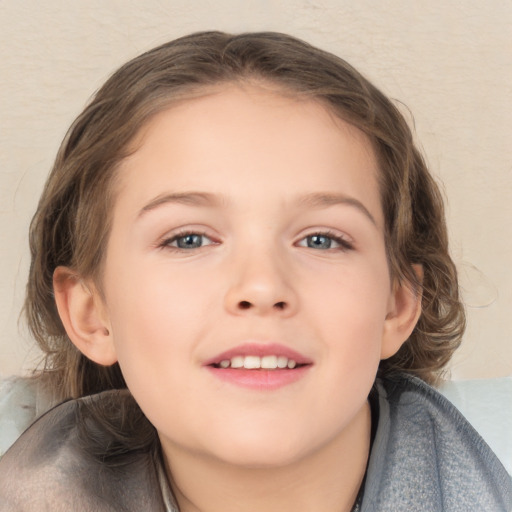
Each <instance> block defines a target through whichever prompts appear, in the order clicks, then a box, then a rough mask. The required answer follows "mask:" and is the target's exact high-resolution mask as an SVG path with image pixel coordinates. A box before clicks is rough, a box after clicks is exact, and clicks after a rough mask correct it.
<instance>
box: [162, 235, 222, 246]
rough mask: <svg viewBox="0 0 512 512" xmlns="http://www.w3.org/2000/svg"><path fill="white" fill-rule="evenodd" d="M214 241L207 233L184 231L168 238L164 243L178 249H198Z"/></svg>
mask: <svg viewBox="0 0 512 512" xmlns="http://www.w3.org/2000/svg"><path fill="white" fill-rule="evenodd" d="M213 243H214V242H213V241H212V240H211V239H210V238H208V237H207V236H206V235H202V234H200V233H184V234H182V235H177V236H175V237H173V238H171V239H169V240H166V241H165V243H164V244H163V245H165V246H166V247H176V248H178V249H198V248H199V247H203V246H205V245H210V244H213Z"/></svg>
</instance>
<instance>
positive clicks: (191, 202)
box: [138, 192, 223, 217]
mask: <svg viewBox="0 0 512 512" xmlns="http://www.w3.org/2000/svg"><path fill="white" fill-rule="evenodd" d="M221 202H223V201H221V200H220V198H219V197H218V196H216V195H214V194H209V193H207V192H176V193H173V194H163V195H160V196H157V197H155V198H154V199H153V200H151V201H150V202H149V203H148V204H146V205H145V206H144V207H142V209H141V210H140V212H139V215H138V216H139V217H141V216H142V215H144V214H145V213H146V212H149V211H151V210H154V209H155V208H158V207H159V206H161V205H164V204H173V203H174V204H184V205H188V206H217V205H218V204H219V203H221Z"/></svg>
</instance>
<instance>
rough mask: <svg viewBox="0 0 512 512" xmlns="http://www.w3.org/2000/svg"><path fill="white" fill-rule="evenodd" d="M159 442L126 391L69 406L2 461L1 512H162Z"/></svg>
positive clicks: (46, 417)
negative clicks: (157, 463) (157, 468)
mask: <svg viewBox="0 0 512 512" xmlns="http://www.w3.org/2000/svg"><path fill="white" fill-rule="evenodd" d="M155 443H156V434H155V433H154V431H153V430H152V426H151V425H150V424H149V422H148V421H147V420H146V419H145V417H144V416H143V415H142V413H141V412H140V409H138V407H137V406H136V404H135V402H134V400H133V399H132V398H131V396H130V395H129V394H128V393H127V392H119V391H112V392H105V393H101V394H99V395H94V396H91V397H86V398H83V399H79V400H72V401H69V402H65V403H63V404H61V405H59V406H57V407H56V408H54V409H52V410H50V411H49V412H47V413H46V414H44V415H43V416H41V417H40V418H39V419H38V420H37V421H36V422H35V423H34V424H33V425H32V426H31V427H30V428H29V429H28V430H27V431H26V432H25V433H24V434H23V435H22V436H21V437H20V438H19V439H18V441H16V442H15V443H14V445H13V446H12V447H11V448H10V449H9V450H8V451H7V453H6V454H5V455H4V457H3V458H2V459H1V460H0V511H4V510H6V511H7V510H42V509H45V510H46V509H47V510H55V511H59V510H66V511H67V510H84V511H87V510H95V511H104V510H105V511H106V510H144V509H149V510H159V507H160V503H159V500H158V499H157V498H153V496H158V495H159V493H158V492H154V491H155V487H158V484H157V479H156V472H155V460H154V456H155V455H154V453H155V452H154V447H155ZM123 504H126V507H125V506H124V505H123Z"/></svg>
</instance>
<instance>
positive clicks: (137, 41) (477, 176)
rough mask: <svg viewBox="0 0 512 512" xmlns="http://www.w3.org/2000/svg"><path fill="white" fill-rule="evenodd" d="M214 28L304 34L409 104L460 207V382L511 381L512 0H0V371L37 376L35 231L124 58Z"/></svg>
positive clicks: (456, 243)
mask: <svg viewBox="0 0 512 512" xmlns="http://www.w3.org/2000/svg"><path fill="white" fill-rule="evenodd" d="M205 29H221V30H227V31H234V32H240V31H247V30H278V31H285V32H289V33H291V34H293V35H296V36H299V37H302V38H304V39H306V40H308V41H310V42H312V43H313V44H316V45H318V46H320V47H322V48H324V49H327V50H330V51H332V52H334V53H337V54H338V55H340V56H342V57H344V58H346V59H347V60H348V61H349V62H351V63H352V64H354V65H355V66H356V67H357V68H359V69H360V70H361V71H362V72H363V73H365V74H366V75H367V76H368V77H369V78H370V79H372V80H373V81H374V82H375V83H376V84H377V85H378V86H380V87H381V88H382V89H383V90H384V91H385V92H386V93H387V94H389V95H391V96H392V97H394V98H398V99H400V100H401V101H402V102H403V103H405V104H406V105H407V106H408V107H409V108H410V110H411V111H412V112H413V113H414V118H415V126H416V132H417V135H418V138H419V140H421V142H422V145H423V149H424V152H425V154H426V156H427V159H428V161H429V162H430V165H431V168H432V171H433V172H434V174H435V175H437V176H439V177H440V179H441V180H442V181H443V183H444V188H445V191H446V196H447V197H448V198H449V201H448V216H449V226H450V233H451V237H452V252H453V255H454V257H455V260H456V262H457V264H458V265H459V268H460V271H461V276H462V283H463V286H464V290H465V299H466V302H467V306H468V314H469V326H468V332H467V335H466V337H465V342H464V345H463V348H462V349H461V350H460V352H459V353H458V355H457V356H456V358H455V359H454V361H453V364H452V376H453V378H457V379H458V378H469V377H490V376H504V375H508V374H512V272H510V266H511V263H512V162H511V160H512V159H511V145H512V137H511V135H512V102H511V99H512V97H511V96H512V94H511V93H512V85H511V84H512V2H510V1H508V0H507V1H503V0H487V1H486V2H485V3H484V2H482V1H481V0H452V1H446V0H431V1H430V2H420V1H414V0H413V1H406V0H403V1H391V0H389V1H377V0H375V1H371V0H358V1H357V2H356V1H354V0H296V1H291V0H281V1H278V0H274V1H272V0H245V1H242V0H215V1H208V0H196V1H194V0H167V1H165V0H145V1H144V2H142V1H140V2H136V1H133V0H124V1H123V0H88V1H85V0H82V1H69V0H45V1H44V2H41V1H39V0H0V241H1V244H0V373H2V374H9V373H15V372H16V373H17V372H21V371H24V370H26V369H29V368H31V367H32V366H33V365H34V357H35V355H36V353H35V352H34V351H33V350H31V345H32V343H31V341H30V339H29V337H28V335H27V334H26V330H25V329H24V328H23V325H21V326H20V327H19V326H18V316H19V312H20V308H21V303H22V298H23V293H24V286H25V278H26V273H27V267H28V264H29V261H28V251H27V236H26V233H27V228H28V223H29V220H30V217H31V215H32V213H33V210H34V208H35V205H36V202H37V199H38V196H39V194H40V191H41V187H42V184H43V182H44V179H45V176H46V174H47V172H48V170H49V168H50V166H51V163H52V160H53V158H54V155H55V153H56V150H57V148H58V145H59V143H60V141H61V139H62V137H63V136H64V133H65V131H66V129H67V127H68V126H69V124H70V123H71V121H72V120H73V119H74V117H75V116H76V115H77V114H78V113H79V112H80V110H81V108H82V107H83V105H84V104H85V102H86V100H87V98H88V97H89V96H90V95H91V94H92V93H93V92H94V91H95V89H97V88H98V87H99V86H100V85H101V83H102V82H103V81H104V80H105V79H106V77H107V76H108V75H109V74H110V73H111V72H112V71H113V70H114V69H115V68H117V67H118V66H119V65H120V64H122V63H123V62H124V61H126V60H127V59H129V58H131V57H133V56H135V55H137V54H138V53H140V52H141V51H143V50H146V49H149V48H151V47H153V46H155V45H157V44H159V43H162V42H164V41H166V40H169V39H172V38H175V37H177V36H180V35H184V34H186V33H189V32H192V31H197V30H205Z"/></svg>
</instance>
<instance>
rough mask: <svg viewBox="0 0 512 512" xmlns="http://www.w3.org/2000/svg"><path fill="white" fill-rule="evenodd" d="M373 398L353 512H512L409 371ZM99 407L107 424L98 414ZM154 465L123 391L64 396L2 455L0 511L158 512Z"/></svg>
mask: <svg viewBox="0 0 512 512" xmlns="http://www.w3.org/2000/svg"><path fill="white" fill-rule="evenodd" d="M375 397H376V398H374V399H373V400H375V401H376V403H377V404H378V426H377V430H376V435H375V438H374V442H373V445H372V451H371V456H370V460H369V463H368V472H367V476H366V481H365V486H364V489H363V490H362V491H363V492H362V493H361V495H360V502H359V503H358V504H357V506H356V508H355V510H357V511H358V512H359V511H360V512H373V511H375V512H377V511H378V512H387V511H389V512H391V511H392V512H402V511H403V512H405V511H407V512H411V511H414V512H423V511H425V512H426V511H428V512H433V511H434V512H435V511H445V512H463V511H464V512H466V511H467V512H469V511H471V512H474V511H486V512H511V511H512V479H511V478H510V476H509V475H508V474H507V472H506V471H505V469H504V468H503V466H502V465H501V463H500V462H499V461H498V459H497V458H496V457H495V456H494V454H493V453H492V452H491V450H490V449H489V448H488V446H487V445H486V444H485V442H484V441H483V440H482V439H481V438H480V436H479V435H478V434H477V433H476V432H475V431H474V429H473V428H472V427H471V426H470V425H469V424H468V423H467V421H466V420H465V419H464V418H463V417H462V415H461V414H460V413H459V412H458V411H457V410H456V409H455V408H454V407H453V406H452V405H451V404H450V403H449V402H448V401H447V400H446V399H445V398H444V397H442V396H441V395H440V394H439V393H437V392H436V391H434V390H433V389H431V388H430V387H428V386H427V385H426V384H424V383H423V382H421V381H420V380H417V379H414V378H411V377H406V376H400V377H397V378H396V379H395V380H377V383H376V395H375ZM105 411H108V414H109V416H110V417H109V424H108V425H107V426H104V425H103V424H100V423H99V422H98V420H97V418H98V412H100V413H101V414H104V413H105ZM134 439H136V440H135V441H134ZM134 445H135V448H133V446H134ZM161 469H162V465H161V460H160V454H159V450H158V440H157V436H156V433H155V432H154V429H153V428H152V426H151V425H150V424H149V422H148V421H147V420H146V419H145V418H144V417H143V415H142V413H141V412H140V410H139V409H138V407H137V405H136V404H135V403H134V401H133V399H132V398H131V396H130V395H129V393H127V392H105V393H101V394H100V395H95V396H93V397H87V398H85V399H81V400H77V401H70V402H67V403H65V404H63V405H60V406H58V407H57V408H55V409H53V410H51V411H50V412H49V413H47V414H45V415H43V416H42V417H41V418H40V419H39V420H38V421H36V423H35V424H34V425H33V426H32V427H31V428H30V429H29V430H28V431H27V432H25V433H24V434H23V435H22V436H21V438H20V439H19V440H18V441H17V442H16V443H15V444H14V445H13V446H12V448H11V449H10V450H9V451H8V452H7V453H6V454H5V456H4V457H3V458H2V459H1V460H0V511H1V512H12V511H42V510H51V511H52V512H58V511H61V510H62V511H66V512H69V511H70V510H73V511H74V510H77V511H78V510H80V511H84V512H87V511H91V512H92V511H94V512H102V511H142V510H151V511H165V510H166V505H165V504H164V499H163V497H162V492H161V486H162V485H163V486H164V488H165V487H166V482H165V481H163V480H165V478H162V473H161ZM165 491H166V493H167V494H168V496H167V499H168V500H170V504H169V505H168V507H172V502H173V499H172V494H171V493H170V492H169V490H168V489H165ZM168 503H169V502H168ZM168 507H167V510H169V508H168Z"/></svg>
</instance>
